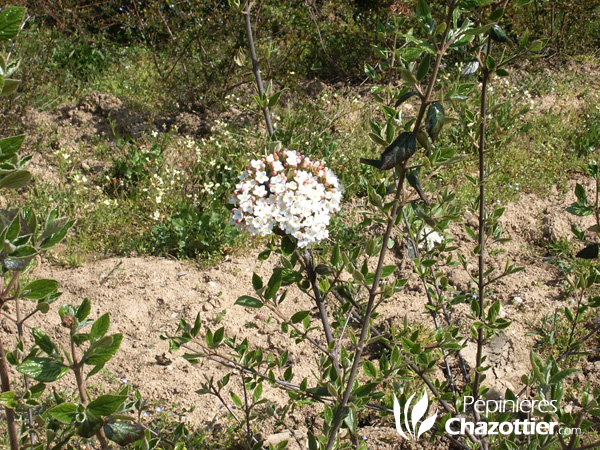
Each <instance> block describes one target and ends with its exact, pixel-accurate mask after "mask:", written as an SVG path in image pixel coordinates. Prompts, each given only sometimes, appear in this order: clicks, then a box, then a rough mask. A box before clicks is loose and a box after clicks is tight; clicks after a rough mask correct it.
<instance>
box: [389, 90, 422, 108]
mask: <svg viewBox="0 0 600 450" xmlns="http://www.w3.org/2000/svg"><path fill="white" fill-rule="evenodd" d="M415 95H419V93H418V92H416V91H409V92H407V93H406V94H404V95H401V96H400V98H399V99H398V101H397V102H396V104H395V105H394V107H396V108H397V107H398V106H400V105H401V104H402V103H404V102H405V101H406V100H408V99H409V98H411V97H413V96H415Z"/></svg>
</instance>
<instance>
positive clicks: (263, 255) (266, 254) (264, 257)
mask: <svg viewBox="0 0 600 450" xmlns="http://www.w3.org/2000/svg"><path fill="white" fill-rule="evenodd" d="M269 256H271V250H263V251H262V252H260V253H259V254H258V260H259V261H265V260H267V259H268V258H269Z"/></svg>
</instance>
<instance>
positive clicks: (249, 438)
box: [240, 372, 252, 447]
mask: <svg viewBox="0 0 600 450" xmlns="http://www.w3.org/2000/svg"><path fill="white" fill-rule="evenodd" d="M240 376H241V377H242V387H243V388H244V414H245V416H246V433H247V435H248V445H249V446H250V447H252V432H251V431H250V409H251V406H250V405H249V404H248V390H247V389H246V380H244V374H243V373H241V372H240Z"/></svg>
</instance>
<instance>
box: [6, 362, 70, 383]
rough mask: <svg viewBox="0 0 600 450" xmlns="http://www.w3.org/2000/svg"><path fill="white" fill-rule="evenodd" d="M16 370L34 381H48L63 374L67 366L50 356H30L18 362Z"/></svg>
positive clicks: (67, 369) (66, 370)
mask: <svg viewBox="0 0 600 450" xmlns="http://www.w3.org/2000/svg"><path fill="white" fill-rule="evenodd" d="M17 370H18V371H19V372H20V373H22V374H23V375H27V376H28V377H30V378H33V379H34V380H36V381H43V382H46V383H49V382H52V381H56V380H58V379H59V378H61V377H62V376H64V375H65V374H66V373H67V372H68V371H69V367H68V366H65V365H64V364H62V363H61V362H59V361H56V360H54V359H51V358H37V357H31V358H27V359H25V361H23V362H22V363H21V364H19V365H18V366H17Z"/></svg>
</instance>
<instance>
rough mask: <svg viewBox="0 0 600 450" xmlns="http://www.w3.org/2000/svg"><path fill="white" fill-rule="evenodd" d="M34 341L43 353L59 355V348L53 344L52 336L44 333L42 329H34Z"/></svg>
mask: <svg viewBox="0 0 600 450" xmlns="http://www.w3.org/2000/svg"><path fill="white" fill-rule="evenodd" d="M33 339H34V341H35V345H37V346H38V347H39V348H41V349H42V351H43V352H44V353H46V354H47V355H49V356H52V355H54V354H55V353H58V348H57V347H56V345H55V344H54V342H52V339H50V336H48V335H47V334H46V333H44V331H42V330H41V329H39V328H34V329H33Z"/></svg>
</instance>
